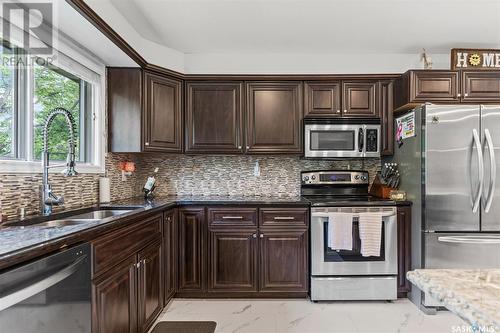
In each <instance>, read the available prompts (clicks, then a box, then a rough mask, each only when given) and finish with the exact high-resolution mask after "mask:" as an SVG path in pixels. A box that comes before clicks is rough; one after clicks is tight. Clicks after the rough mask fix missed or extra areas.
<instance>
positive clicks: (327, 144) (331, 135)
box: [304, 124, 365, 157]
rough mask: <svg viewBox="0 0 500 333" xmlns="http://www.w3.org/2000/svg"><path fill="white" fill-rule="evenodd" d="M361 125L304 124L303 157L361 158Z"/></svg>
mask: <svg viewBox="0 0 500 333" xmlns="http://www.w3.org/2000/svg"><path fill="white" fill-rule="evenodd" d="M364 142H365V138H364V131H363V125H353V124H306V125H305V126H304V155H305V157H363V156H364V149H363V147H364Z"/></svg>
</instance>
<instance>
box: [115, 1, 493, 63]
mask: <svg viewBox="0 0 500 333" xmlns="http://www.w3.org/2000/svg"><path fill="white" fill-rule="evenodd" d="M109 1H110V2H111V3H112V5H113V6H114V7H115V8H116V9H117V10H118V11H119V12H120V13H121V15H122V16H123V17H124V18H125V19H126V20H127V21H128V22H129V23H130V24H131V25H132V26H133V28H134V29H135V30H136V31H137V32H138V33H139V34H140V35H141V36H142V37H143V38H144V39H146V40H149V41H152V42H154V43H157V44H161V45H163V46H167V47H169V48H172V49H175V50H177V51H180V52H182V53H185V54H202V53H207V54H208V53H221V54H227V53H321V54H353V53H360V52H362V53H377V54H391V53H395V54H410V53H411V54H415V53H419V52H420V51H421V49H422V48H423V47H425V48H426V49H427V51H429V52H431V53H449V51H450V49H451V48H453V47H491V48H495V47H496V48H498V47H500V0H474V1H471V0H109Z"/></svg>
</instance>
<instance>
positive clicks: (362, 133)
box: [358, 127, 365, 153]
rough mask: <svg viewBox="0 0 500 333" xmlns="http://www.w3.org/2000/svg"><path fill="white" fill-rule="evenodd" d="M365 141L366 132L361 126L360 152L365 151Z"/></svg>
mask: <svg viewBox="0 0 500 333" xmlns="http://www.w3.org/2000/svg"><path fill="white" fill-rule="evenodd" d="M364 142H365V135H364V132H363V128H361V127H360V128H359V132H358V151H359V152H360V153H362V152H363V149H364Z"/></svg>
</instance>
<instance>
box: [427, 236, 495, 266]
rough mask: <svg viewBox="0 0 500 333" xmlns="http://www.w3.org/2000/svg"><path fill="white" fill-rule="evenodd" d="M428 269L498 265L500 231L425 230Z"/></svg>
mask: <svg viewBox="0 0 500 333" xmlns="http://www.w3.org/2000/svg"><path fill="white" fill-rule="evenodd" d="M424 241H425V244H424V246H425V262H424V267H425V268H498V267H500V256H499V255H498V254H499V253H500V234H484V233H438V232H436V233H425V240H424Z"/></svg>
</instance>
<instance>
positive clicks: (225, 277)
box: [208, 227, 257, 292]
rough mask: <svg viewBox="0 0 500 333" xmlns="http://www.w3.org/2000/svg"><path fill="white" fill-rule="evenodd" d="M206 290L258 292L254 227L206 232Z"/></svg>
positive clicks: (255, 232)
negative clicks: (207, 238)
mask: <svg viewBox="0 0 500 333" xmlns="http://www.w3.org/2000/svg"><path fill="white" fill-rule="evenodd" d="M208 259H209V265H208V266H209V268H208V291H209V292H217V291H224V292H230V291H234V292H245V291H246V292H252V291H253V292H256V291H257V228H256V227H255V228H254V229H238V230H227V228H224V229H217V228H215V229H213V230H210V232H209V258H208Z"/></svg>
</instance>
